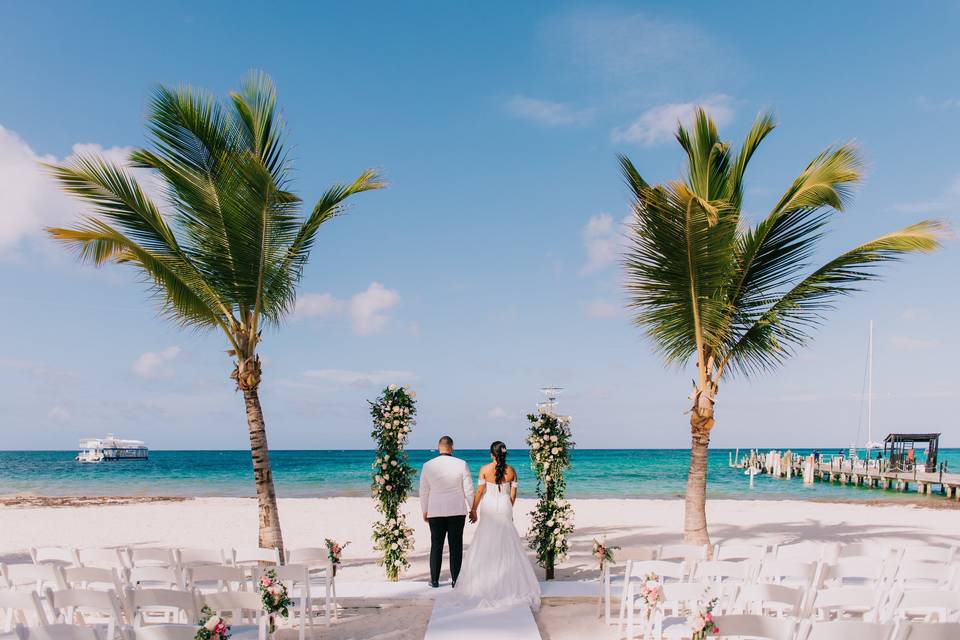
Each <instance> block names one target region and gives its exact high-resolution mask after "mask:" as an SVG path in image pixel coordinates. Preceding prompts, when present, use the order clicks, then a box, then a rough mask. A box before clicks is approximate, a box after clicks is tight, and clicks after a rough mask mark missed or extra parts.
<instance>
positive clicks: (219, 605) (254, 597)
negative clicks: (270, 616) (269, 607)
mask: <svg viewBox="0 0 960 640" xmlns="http://www.w3.org/2000/svg"><path fill="white" fill-rule="evenodd" d="M201 599H202V601H203V603H204V604H206V606H208V607H210V609H212V610H213V612H214V613H216V614H217V615H218V616H220V617H222V618H227V619H229V620H230V632H231V637H233V638H234V639H235V640H241V639H245V638H251V637H252V635H253V631H254V630H256V633H257V640H266V638H267V615H266V612H265V611H264V610H263V601H262V600H261V599H260V593H259V592H257V591H221V592H218V593H207V594H204V595H203V596H202V598H201ZM231 613H232V614H233V615H230V614H231ZM245 613H246V615H244V614H245ZM244 620H247V621H249V622H251V623H252V624H244Z"/></svg>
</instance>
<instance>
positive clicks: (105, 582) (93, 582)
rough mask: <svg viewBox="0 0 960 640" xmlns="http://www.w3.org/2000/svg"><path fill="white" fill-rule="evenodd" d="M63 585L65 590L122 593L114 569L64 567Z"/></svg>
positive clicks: (119, 581) (120, 584)
mask: <svg viewBox="0 0 960 640" xmlns="http://www.w3.org/2000/svg"><path fill="white" fill-rule="evenodd" d="M62 571H63V585H62V586H61V587H58V588H65V589H93V590H95V591H109V590H111V589H112V590H114V591H116V592H117V593H123V582H122V581H121V579H120V574H119V573H118V572H117V570H116V569H113V568H111V569H100V568H97V567H65V568H64V569H63V570H62Z"/></svg>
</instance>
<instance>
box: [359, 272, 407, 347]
mask: <svg viewBox="0 0 960 640" xmlns="http://www.w3.org/2000/svg"><path fill="white" fill-rule="evenodd" d="M398 304H400V294H399V293H397V292H396V291H394V290H393V289H387V288H386V287H384V286H383V285H382V284H380V283H379V282H371V283H370V286H369V287H367V290H366V291H361V292H360V293H356V294H354V295H353V297H352V298H350V306H349V311H350V318H351V320H352V321H353V332H354V333H356V334H357V335H361V336H367V335H371V334H374V333H380V332H381V331H383V330H384V329H385V328H386V326H387V324H388V323H389V322H390V316H389V315H388V314H387V312H388V311H389V310H390V309H393V308H394V307H396V306H397V305H398Z"/></svg>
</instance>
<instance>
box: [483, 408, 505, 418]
mask: <svg viewBox="0 0 960 640" xmlns="http://www.w3.org/2000/svg"><path fill="white" fill-rule="evenodd" d="M487 417H488V418H493V419H494V420H505V419H507V418H508V417H509V416H508V415H507V412H506V410H505V409H504V408H503V407H494V408H492V409H490V411H487Z"/></svg>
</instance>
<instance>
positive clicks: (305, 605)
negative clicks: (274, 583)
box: [254, 564, 330, 640]
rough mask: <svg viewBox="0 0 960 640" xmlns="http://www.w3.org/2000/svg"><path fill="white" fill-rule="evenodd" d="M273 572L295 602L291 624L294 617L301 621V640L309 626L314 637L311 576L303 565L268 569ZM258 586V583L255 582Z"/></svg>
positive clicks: (327, 609)
mask: <svg viewBox="0 0 960 640" xmlns="http://www.w3.org/2000/svg"><path fill="white" fill-rule="evenodd" d="M268 571H273V572H274V574H275V575H276V578H277V580H279V581H280V582H282V583H283V585H284V586H285V587H286V588H287V595H288V596H289V597H290V599H291V600H293V607H292V609H293V611H291V616H290V618H288V619H287V621H288V622H289V621H290V620H291V619H292V618H293V617H294V616H296V617H298V618H299V619H300V622H299V624H300V632H299V640H304V638H305V637H306V630H307V625H308V624H309V625H310V635H311V636H313V600H312V599H311V598H310V574H309V573H308V571H307V566H306V565H303V564H286V565H284V566H282V567H274V568H271V569H268ZM254 584H256V581H254ZM325 611H326V616H325V617H326V623H327V624H328V625H329V624H330V609H329V608H326V609H325Z"/></svg>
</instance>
